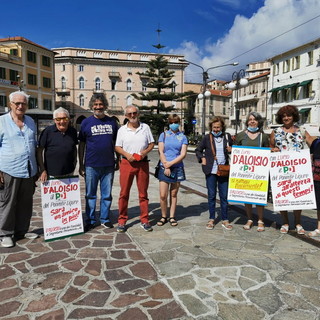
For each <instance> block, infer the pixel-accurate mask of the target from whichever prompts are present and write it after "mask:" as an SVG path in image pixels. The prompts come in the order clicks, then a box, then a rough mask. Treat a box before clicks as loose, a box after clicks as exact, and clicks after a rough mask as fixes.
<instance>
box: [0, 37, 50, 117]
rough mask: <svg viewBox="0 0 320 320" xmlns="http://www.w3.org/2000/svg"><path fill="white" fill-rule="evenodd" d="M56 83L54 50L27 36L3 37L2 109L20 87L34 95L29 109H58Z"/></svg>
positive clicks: (0, 63)
mask: <svg viewBox="0 0 320 320" xmlns="http://www.w3.org/2000/svg"><path fill="white" fill-rule="evenodd" d="M54 83H55V80H54V53H53V51H51V50H49V49H47V48H44V47H42V46H40V45H38V44H36V43H34V42H32V41H30V40H28V39H26V38H23V37H11V38H5V39H0V113H3V112H6V111H7V110H8V103H9V98H8V97H9V94H10V93H11V92H13V91H17V90H19V89H20V90H23V91H25V92H26V93H27V94H29V95H30V98H29V109H40V110H48V111H51V110H54V106H55V92H54Z"/></svg>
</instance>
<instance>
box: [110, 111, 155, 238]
mask: <svg viewBox="0 0 320 320" xmlns="http://www.w3.org/2000/svg"><path fill="white" fill-rule="evenodd" d="M125 115H126V117H127V118H128V120H129V121H128V122H127V124H126V125H124V126H122V127H121V128H120V129H119V132H118V136H117V141H116V151H117V152H118V153H119V154H120V155H121V156H122V160H121V164H120V195H119V202H118V204H119V218H118V229H117V231H118V232H125V231H126V222H127V221H128V202H129V195H130V189H131V186H132V182H133V179H134V177H136V181H137V187H138V192H139V204H140V221H141V227H142V228H143V229H144V230H145V231H152V227H151V226H150V224H149V199H148V186H149V161H148V153H149V152H150V151H151V150H152V149H153V147H154V139H153V136H152V133H151V130H150V127H149V126H148V125H147V124H145V123H142V122H140V121H139V109H138V108H137V107H135V106H127V107H126V111H125Z"/></svg>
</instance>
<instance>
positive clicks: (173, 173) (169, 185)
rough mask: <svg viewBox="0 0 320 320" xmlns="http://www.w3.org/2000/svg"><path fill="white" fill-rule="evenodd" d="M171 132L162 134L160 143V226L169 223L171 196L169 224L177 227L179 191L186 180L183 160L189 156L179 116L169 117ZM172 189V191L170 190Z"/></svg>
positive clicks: (167, 131)
mask: <svg viewBox="0 0 320 320" xmlns="http://www.w3.org/2000/svg"><path fill="white" fill-rule="evenodd" d="M168 123H169V130H166V131H165V132H163V133H161V135H160V137H159V141H158V147H159V155H160V161H161V164H160V169H159V176H158V179H159V186H160V207H161V219H160V220H159V221H158V222H157V225H158V226H163V225H164V224H165V223H167V221H168V219H167V210H168V195H169V194H170V202H169V204H170V207H169V223H170V225H171V226H173V227H175V226H177V225H178V222H177V220H176V218H175V214H176V207H177V200H178V191H179V187H180V182H181V181H184V180H185V179H186V177H185V172H184V166H183V162H182V160H183V159H184V158H185V157H186V155H187V147H188V139H187V137H186V136H185V135H184V134H183V133H182V132H181V131H179V126H180V117H179V116H178V115H177V114H172V115H169V117H168ZM169 189H170V190H169Z"/></svg>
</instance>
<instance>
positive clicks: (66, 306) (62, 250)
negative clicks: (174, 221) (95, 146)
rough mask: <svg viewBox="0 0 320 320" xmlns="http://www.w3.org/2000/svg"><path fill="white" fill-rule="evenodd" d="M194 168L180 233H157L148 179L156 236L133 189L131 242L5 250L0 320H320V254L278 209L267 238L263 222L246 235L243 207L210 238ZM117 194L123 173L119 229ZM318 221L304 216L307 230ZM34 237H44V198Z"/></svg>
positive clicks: (154, 195) (183, 193)
mask: <svg viewBox="0 0 320 320" xmlns="http://www.w3.org/2000/svg"><path fill="white" fill-rule="evenodd" d="M186 163H187V164H188V165H187V170H186V171H187V177H189V178H190V179H189V180H188V181H187V182H186V183H184V187H185V188H181V190H180V193H179V198H178V202H179V205H178V208H177V218H178V222H179V225H178V226H177V227H171V226H170V225H169V224H165V225H164V226H163V227H158V226H156V225H155V224H156V221H157V220H158V219H159V217H160V207H159V195H158V182H157V180H156V179H155V178H154V177H153V176H150V188H149V198H150V222H151V224H152V225H153V226H154V231H153V232H145V231H144V230H143V229H142V228H140V225H139V219H138V216H139V207H138V200H137V192H136V187H135V186H133V189H132V194H131V199H130V204H129V207H130V209H129V217H130V220H129V223H128V227H129V228H128V232H127V233H126V234H117V232H116V231H115V229H105V228H103V227H102V226H99V227H97V228H95V229H94V230H92V231H90V232H88V233H86V234H81V235H77V236H73V237H68V238H65V239H60V240H55V241H50V242H44V240H43V236H42V235H41V237H40V238H38V239H35V240H26V239H24V240H20V241H18V242H17V245H16V246H15V247H14V248H11V249H5V248H0V318H1V319H19V320H25V319H138V320H139V319H201V320H205V319H221V320H222V319H223V320H224V319H226V320H228V319H250V320H251V319H277V320H278V319H290V320H294V319H299V320H300V319H320V316H319V315H320V289H319V288H320V286H319V279H320V250H319V248H318V246H315V245H312V244H310V243H307V242H304V241H301V239H302V237H292V236H291V235H289V234H288V235H281V234H280V233H279V230H277V229H275V228H274V226H275V224H276V223H278V219H279V216H278V215H277V214H274V213H273V212H272V209H271V207H270V206H268V208H267V210H266V216H267V219H268V223H267V224H266V231H265V232H262V233H259V232H257V231H256V221H255V226H254V227H253V228H252V229H251V230H250V231H245V230H243V228H242V225H243V224H244V223H245V222H246V219H245V217H244V215H243V214H241V212H239V211H241V206H231V208H230V218H231V219H230V220H231V221H232V223H233V225H234V229H233V230H232V231H226V230H223V229H222V227H221V223H220V222H219V223H217V225H216V227H215V228H214V230H206V229H205V224H206V222H207V220H208V211H207V201H206V199H205V198H204V197H203V196H201V194H202V193H205V189H204V181H203V176H202V173H201V172H200V167H199V166H198V165H197V164H196V163H193V164H192V163H191V162H190V163H188V160H186ZM154 164H155V156H154V157H153V158H152V161H151V166H150V167H151V168H153V167H154ZM190 188H193V189H196V191H197V193H194V192H193V191H192V190H190ZM118 194H119V184H118V174H116V177H115V183H114V189H113V196H114V202H113V205H112V219H113V222H116V220H117V199H118ZM314 214H315V213H314V212H313V211H312V210H310V211H309V212H307V213H305V216H304V223H305V224H306V223H308V226H309V225H310V228H309V229H311V228H312V227H314V224H315V220H314V218H315V216H314ZM272 221H275V223H272ZM279 221H280V220H279ZM31 230H35V231H36V232H38V233H39V234H42V219H41V205H40V197H39V193H38V191H37V193H36V195H35V206H34V216H33V219H32V227H31ZM292 234H293V233H292Z"/></svg>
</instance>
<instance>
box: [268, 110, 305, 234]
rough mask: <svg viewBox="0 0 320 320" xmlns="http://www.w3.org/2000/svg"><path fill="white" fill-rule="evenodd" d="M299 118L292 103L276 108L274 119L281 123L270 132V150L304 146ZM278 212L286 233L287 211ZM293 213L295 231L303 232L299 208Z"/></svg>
mask: <svg viewBox="0 0 320 320" xmlns="http://www.w3.org/2000/svg"><path fill="white" fill-rule="evenodd" d="M299 118H300V117H299V111H298V109H297V107H296V106H294V105H287V106H283V107H281V108H280V109H279V110H278V112H277V115H276V121H277V123H279V124H281V126H280V127H278V128H276V129H274V130H273V131H272V132H271V135H270V146H271V151H272V152H281V151H290V152H297V151H299V150H302V149H303V148H304V139H305V138H304V134H302V132H301V130H300V128H299V126H298V125H297V123H298V122H299ZM280 213H281V215H282V219H283V224H282V226H281V228H280V232H281V233H288V231H289V218H288V211H280ZM293 214H294V219H295V226H296V232H297V233H298V234H305V230H304V228H303V227H302V225H301V210H293Z"/></svg>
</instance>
